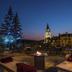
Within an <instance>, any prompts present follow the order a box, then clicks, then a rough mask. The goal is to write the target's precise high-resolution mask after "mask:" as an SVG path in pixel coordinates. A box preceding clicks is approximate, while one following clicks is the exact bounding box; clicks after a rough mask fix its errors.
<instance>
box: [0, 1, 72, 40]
mask: <svg viewBox="0 0 72 72" xmlns="http://www.w3.org/2000/svg"><path fill="white" fill-rule="evenodd" d="M9 5H11V6H12V9H13V11H14V13H15V12H18V15H19V19H20V23H21V25H22V32H23V35H24V38H25V39H35V40H40V39H43V37H44V33H45V27H46V24H47V23H48V24H49V26H50V28H51V31H52V33H53V34H54V35H57V34H58V33H65V32H69V33H71V32H72V0H0V24H1V23H2V22H3V18H4V17H5V15H6V14H7V11H8V8H9Z"/></svg>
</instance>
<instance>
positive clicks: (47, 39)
mask: <svg viewBox="0 0 72 72" xmlns="http://www.w3.org/2000/svg"><path fill="white" fill-rule="evenodd" d="M51 37H52V34H51V30H50V28H49V25H48V24H47V26H46V30H45V36H44V43H48V42H49V40H50V39H51Z"/></svg>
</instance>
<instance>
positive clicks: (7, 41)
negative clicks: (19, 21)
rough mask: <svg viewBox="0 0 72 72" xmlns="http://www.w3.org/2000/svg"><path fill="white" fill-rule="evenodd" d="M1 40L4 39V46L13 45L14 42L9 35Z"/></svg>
mask: <svg viewBox="0 0 72 72" xmlns="http://www.w3.org/2000/svg"><path fill="white" fill-rule="evenodd" d="M3 39H4V43H5V44H8V43H13V42H14V38H13V36H11V35H7V36H5V37H3Z"/></svg>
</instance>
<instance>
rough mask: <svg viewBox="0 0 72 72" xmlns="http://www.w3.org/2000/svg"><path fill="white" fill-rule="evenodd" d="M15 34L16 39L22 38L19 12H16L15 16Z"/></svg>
mask: <svg viewBox="0 0 72 72" xmlns="http://www.w3.org/2000/svg"><path fill="white" fill-rule="evenodd" d="M12 32H13V36H14V38H15V40H18V39H21V37H22V35H21V34H22V33H21V25H20V22H19V17H18V14H17V13H16V15H15V16H14V18H13V30H12Z"/></svg>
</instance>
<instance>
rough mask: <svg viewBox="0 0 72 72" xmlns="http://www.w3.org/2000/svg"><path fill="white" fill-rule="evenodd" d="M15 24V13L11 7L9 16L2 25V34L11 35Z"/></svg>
mask: <svg viewBox="0 0 72 72" xmlns="http://www.w3.org/2000/svg"><path fill="white" fill-rule="evenodd" d="M12 22H13V12H12V8H11V6H10V7H9V10H8V14H7V15H6V16H5V18H4V22H3V23H2V24H1V32H2V34H3V35H5V36H6V35H10V34H11V30H12V29H11V28H12Z"/></svg>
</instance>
